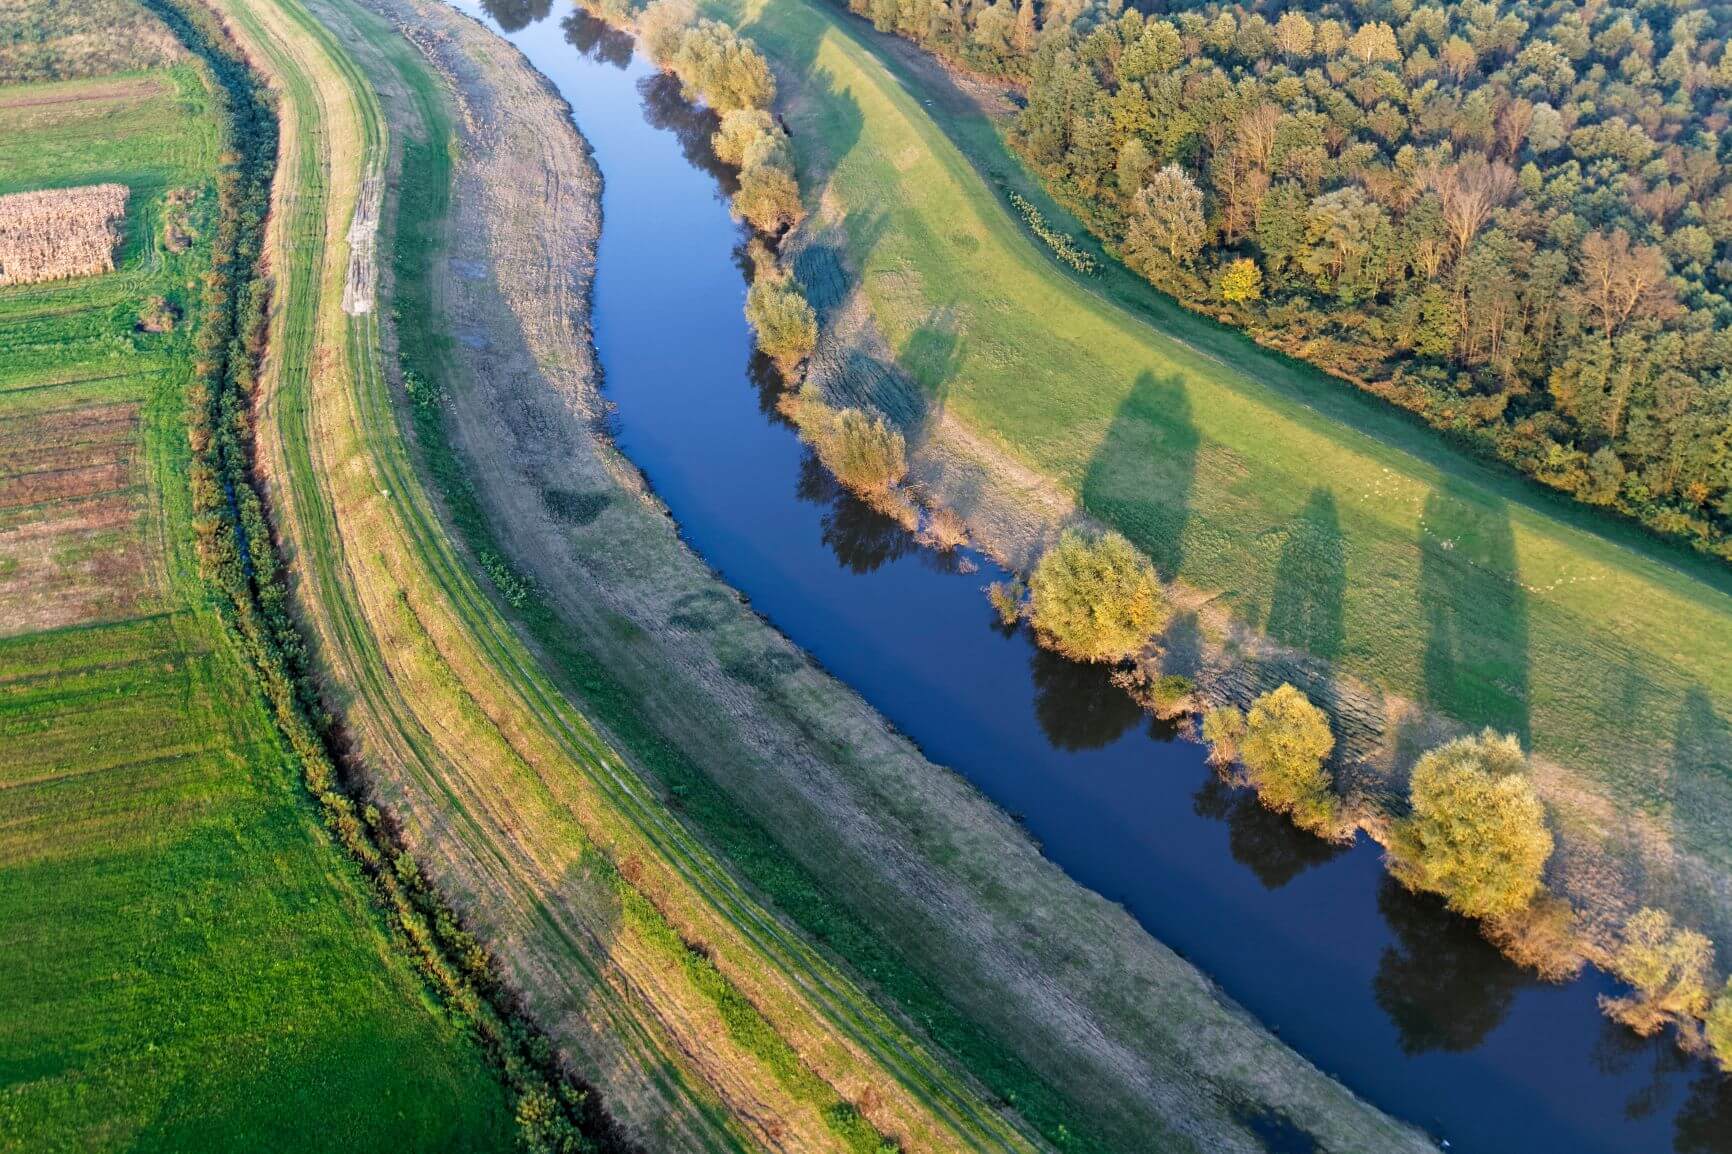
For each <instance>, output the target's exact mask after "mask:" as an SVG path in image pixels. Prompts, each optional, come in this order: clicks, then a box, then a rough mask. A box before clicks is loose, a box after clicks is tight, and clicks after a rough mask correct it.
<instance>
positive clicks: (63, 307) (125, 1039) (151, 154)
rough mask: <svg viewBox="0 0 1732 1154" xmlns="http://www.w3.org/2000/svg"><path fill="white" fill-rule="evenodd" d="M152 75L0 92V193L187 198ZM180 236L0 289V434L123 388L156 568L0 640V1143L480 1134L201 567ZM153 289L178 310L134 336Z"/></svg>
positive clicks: (499, 1136)
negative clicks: (56, 620) (150, 593)
mask: <svg viewBox="0 0 1732 1154" xmlns="http://www.w3.org/2000/svg"><path fill="white" fill-rule="evenodd" d="M157 79H158V80H160V82H161V88H160V90H159V92H158V93H157V94H156V95H152V96H150V97H149V98H148V99H147V100H145V101H143V102H141V103H137V104H135V105H133V106H129V107H119V106H115V107H103V108H102V110H101V111H100V113H99V115H97V116H95V117H93V118H92V119H91V120H90V122H89V123H83V122H81V121H80V120H79V118H78V117H77V116H76V115H69V114H68V113H67V112H66V110H65V108H64V107H62V106H58V105H57V106H55V108H56V111H55V113H54V114H53V116H51V117H49V118H47V119H45V120H43V121H41V122H40V123H33V122H31V121H30V120H29V119H28V118H27V117H24V116H23V113H24V112H27V111H28V107H25V108H22V109H20V108H18V107H17V106H14V107H12V108H4V107H0V190H6V191H11V190H14V189H18V188H29V187H39V186H43V185H59V184H82V183H89V182H92V181H97V180H122V181H124V182H125V183H127V184H128V185H130V186H131V187H132V189H133V203H132V207H131V209H130V210H129V217H132V218H133V220H134V221H135V222H152V221H154V219H155V218H154V214H155V213H157V212H158V211H159V210H160V207H161V200H162V194H163V193H164V191H165V190H166V189H168V188H171V187H181V186H189V185H190V186H197V187H200V188H203V189H204V190H205V198H206V201H207V203H214V193H213V192H212V190H211V182H212V169H213V167H214V162H215V158H216V132H215V127H214V125H213V123H212V122H211V121H210V120H209V119H208V112H209V107H208V103H207V102H206V100H205V99H204V97H203V95H202V90H201V89H199V88H198V82H197V79H196V76H195V75H194V74H193V73H192V72H191V70H189V69H176V70H174V71H173V72H169V73H162V74H157ZM81 83H83V82H81ZM88 83H91V84H98V83H100V82H88ZM67 87H68V86H66V85H40V86H32V88H31V89H29V90H26V89H21V88H10V89H0V103H3V102H4V101H5V99H6V98H8V97H16V96H19V95H28V94H30V93H32V92H52V91H56V90H63V89H65V88H67ZM206 255H207V254H206V253H205V252H204V251H203V246H202V245H195V246H194V248H193V249H191V250H189V251H188V252H187V253H184V254H178V255H177V254H169V253H167V252H165V251H162V250H161V248H160V245H159V243H158V232H157V230H156V229H155V228H154V227H147V228H134V227H133V226H132V223H131V222H129V240H128V243H127V246H126V249H125V250H124V251H123V255H122V268H121V269H120V270H119V271H117V272H115V273H113V274H110V275H108V276H104V277H98V278H88V279H84V280H76V281H66V282H60V283H57V284H49V285H38V286H28V287H16V288H7V289H0V428H3V427H5V426H7V425H8V423H10V422H13V421H15V420H16V419H17V418H19V417H22V416H26V415H38V416H39V415H41V414H43V413H57V412H61V411H65V412H67V413H68V414H69V417H75V416H76V411H77V410H78V409H80V408H82V407H84V406H88V405H93V404H103V403H111V402H136V403H138V404H139V405H141V406H142V414H143V418H142V422H141V431H140V437H141V445H140V448H141V450H142V454H141V456H142V460H143V462H144V465H143V474H144V475H143V477H142V481H143V482H145V483H147V484H148V485H149V489H150V492H151V495H152V498H153V500H152V512H153V516H152V518H150V519H149V522H150V523H149V524H148V525H146V526H144V527H142V528H143V530H144V532H143V539H141V540H139V541H136V542H133V544H132V547H133V548H140V549H147V550H149V551H150V553H151V555H152V556H153V558H154V562H153V565H154V568H155V569H157V570H158V576H157V581H158V583H159V584H160V585H161V586H162V587H163V588H164V589H165V590H166V596H165V597H164V598H161V599H159V600H158V601H157V602H156V603H155V607H154V608H153V610H152V611H150V612H148V613H147V614H146V615H144V616H140V617H133V618H130V619H122V620H108V621H94V622H90V623H87V624H85V625H81V626H77V627H73V628H65V629H58V630H54V631H49V632H39V633H23V634H21V635H15V636H11V637H6V638H3V639H0V969H3V970H4V972H5V973H6V975H7V978H6V980H5V981H4V982H0V1151H6V1150H20V1151H22V1150H30V1151H46V1150H80V1151H84V1150H118V1149H128V1150H140V1151H146V1150H177V1151H178V1150H237V1149H251V1150H273V1149H274V1150H289V1149H294V1150H303V1149H329V1150H339V1149H343V1150H346V1149H357V1148H385V1147H387V1146H388V1147H391V1148H401V1149H424V1150H432V1149H439V1150H446V1149H475V1150H483V1149H485V1150H492V1149H499V1148H502V1147H503V1146H505V1145H506V1144H508V1143H509V1142H510V1140H511V1137H510V1136H511V1132H512V1119H511V1117H510V1115H509V1110H508V1107H507V1104H506V1102H505V1099H504V1094H503V1091H502V1089H501V1088H500V1085H499V1083H498V1081H497V1080H496V1078H495V1076H494V1075H493V1073H492V1071H491V1070H489V1069H488V1068H487V1066H486V1065H485V1063H484V1061H483V1059H482V1056H481V1054H480V1051H479V1049H478V1048H477V1047H476V1046H475V1044H474V1043H473V1042H472V1041H471V1040H470V1039H469V1038H468V1037H467V1035H466V1034H464V1033H463V1032H462V1031H461V1030H460V1029H459V1028H458V1027H457V1026H456V1025H454V1024H453V1023H452V1022H451V1021H450V1020H449V1019H447V1017H446V1016H445V1014H444V1013H443V1012H442V1011H441V1010H440V1009H439V1008H438V1007H436V1006H434V1005H432V1004H431V1002H430V999H429V996H428V995H427V993H426V992H425V987H424V985H423V984H422V982H421V981H420V979H419V978H418V977H417V976H416V974H415V972H414V971H413V969H412V968H411V966H410V965H409V963H408V962H407V960H406V959H405V958H403V957H402V956H400V954H399V953H398V952H397V950H396V949H395V948H394V946H393V943H392V942H391V941H390V940H389V939H388V938H387V936H386V933H385V931H384V929H383V924H382V922H381V921H380V919H379V918H378V916H377V914H376V913H375V912H374V911H373V910H372V909H371V907H370V905H369V899H368V896H367V894H368V891H367V890H366V888H365V887H364V885H363V884H362V881H361V879H360V878H359V876H358V875H357V874H356V873H355V871H354V869H353V867H352V866H350V865H349V863H348V862H347V861H346V859H344V858H343V857H342V856H341V855H340V854H339V853H338V852H337V850H336V849H335V848H334V847H333V846H332V845H331V844H330V843H329V842H328V840H327V838H326V835H325V834H324V832H323V830H322V827H321V826H320V825H319V823H318V821H317V819H316V816H315V814H314V812H313V809H312V806H311V804H310V802H309V801H308V800H307V799H306V798H305V797H304V794H303V793H302V792H301V787H300V785H299V775H298V769H297V767H296V766H295V765H294V763H293V761H292V759H291V756H290V754H289V753H288V751H287V749H286V748H285V747H284V745H283V744H282V743H281V742H280V741H279V739H278V737H277V734H276V731H275V729H274V727H273V726H272V724H271V723H270V721H269V718H268V716H267V714H266V713H265V711H264V709H263V707H262V704H261V702H260V700H259V698H258V695H257V690H256V687H255V684H254V682H253V680H252V678H251V676H250V674H249V672H248V671H247V670H245V669H244V668H243V667H242V666H241V665H240V664H239V662H238V660H237V658H236V656H235V654H234V653H233V651H232V650H231V648H230V646H229V644H228V641H227V639H226V637H225V635H224V633H223V631H222V628H221V626H220V623H219V622H218V620H217V618H216V617H215V615H214V613H212V612H211V611H210V610H209V609H208V608H207V606H206V604H205V602H204V599H203V595H202V591H201V589H200V588H199V586H198V581H197V577H196V573H195V570H194V568H193V565H192V559H191V526H190V509H189V497H188V493H187V479H186V470H187V467H188V458H189V453H188V449H187V440H186V433H185V427H184V424H183V411H182V404H183V402H182V390H183V388H184V387H185V384H186V381H187V379H188V376H189V374H190V371H191V355H192V340H191V324H192V323H193V322H194V321H195V320H196V317H195V316H194V310H193V302H194V293H193V291H192V287H191V284H192V282H193V281H194V280H195V279H196V277H197V275H198V273H199V272H200V270H201V269H202V267H203V262H204V260H205V259H206ZM150 295H165V296H168V297H170V298H171V299H175V300H178V301H180V302H181V303H182V304H183V306H185V307H186V308H187V309H188V323H187V324H183V326H182V327H181V329H180V331H179V332H177V333H174V334H170V335H150V334H141V333H137V332H135V331H133V329H134V325H135V323H136V320H137V313H138V308H139V305H140V304H141V302H142V301H143V300H144V299H145V298H146V297H148V296H150ZM29 516H30V509H29V508H28V507H25V508H20V509H9V510H6V511H5V516H4V518H3V519H0V531H3V530H5V529H6V528H9V527H11V526H14V525H17V524H20V523H22V522H25V521H27V520H28V519H29ZM49 592H51V591H49ZM0 624H9V625H13V626H16V625H17V623H0ZM10 631H12V630H0V632H10Z"/></svg>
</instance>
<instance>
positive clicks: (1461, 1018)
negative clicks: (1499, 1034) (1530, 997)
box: [1372, 878, 1539, 1054]
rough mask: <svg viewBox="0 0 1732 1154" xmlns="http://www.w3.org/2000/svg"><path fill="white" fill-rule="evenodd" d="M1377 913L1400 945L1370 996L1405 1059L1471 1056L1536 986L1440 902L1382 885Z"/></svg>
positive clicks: (1389, 952)
mask: <svg viewBox="0 0 1732 1154" xmlns="http://www.w3.org/2000/svg"><path fill="white" fill-rule="evenodd" d="M1377 909H1378V912H1379V913H1381V914H1382V915H1383V920H1384V921H1385V922H1386V923H1387V924H1388V925H1389V928H1390V930H1392V931H1393V932H1394V934H1395V944H1394V945H1391V946H1389V947H1387V948H1385V949H1384V951H1383V957H1382V958H1381V959H1380V960H1379V961H1378V965H1377V976H1376V977H1375V978H1374V979H1372V992H1373V994H1374V995H1375V996H1376V998H1377V1004H1378V1006H1379V1007H1381V1008H1382V1010H1383V1012H1384V1013H1385V1014H1388V1015H1389V1020H1390V1021H1391V1022H1393V1023H1394V1024H1395V1028H1396V1030H1397V1031H1399V1032H1400V1035H1401V1049H1402V1052H1403V1053H1405V1054H1423V1053H1427V1052H1429V1051H1433V1050H1442V1051H1446V1052H1449V1053H1462V1052H1464V1051H1467V1050H1471V1049H1473V1048H1474V1047H1476V1046H1478V1045H1479V1044H1480V1043H1481V1042H1483V1041H1485V1039H1486V1036H1487V1035H1488V1034H1490V1033H1491V1032H1492V1031H1493V1030H1494V1029H1496V1028H1497V1026H1498V1024H1499V1023H1500V1022H1502V1021H1503V1020H1504V1017H1505V1015H1507V1014H1508V1013H1509V1011H1510V1007H1511V1006H1512V1005H1514V1004H1515V998H1516V995H1517V994H1518V993H1520V992H1521V991H1522V990H1523V989H1524V988H1526V987H1528V986H1532V985H1536V984H1538V981H1539V979H1537V978H1535V977H1534V976H1532V975H1531V974H1529V973H1527V972H1526V971H1525V970H1523V969H1521V967H1519V966H1517V965H1516V964H1515V963H1514V962H1512V961H1510V960H1509V959H1508V958H1506V957H1504V956H1503V954H1501V953H1500V952H1498V949H1497V947H1496V946H1494V945H1492V944H1491V943H1490V942H1488V941H1486V940H1485V936H1484V935H1483V934H1481V933H1480V932H1479V930H1478V928H1477V927H1476V926H1475V925H1474V924H1473V923H1472V922H1470V921H1468V920H1467V919H1466V918H1462V917H1458V916H1456V915H1455V914H1452V913H1450V912H1449V910H1447V909H1446V908H1444V905H1443V903H1442V902H1441V901H1439V900H1438V899H1437V898H1434V897H1432V896H1430V895H1428V894H1416V893H1412V892H1410V891H1408V890H1407V889H1406V888H1405V887H1403V886H1402V885H1401V884H1400V883H1399V882H1397V881H1395V880H1394V879H1392V878H1384V879H1383V884H1382V886H1381V888H1379V890H1378V892H1377Z"/></svg>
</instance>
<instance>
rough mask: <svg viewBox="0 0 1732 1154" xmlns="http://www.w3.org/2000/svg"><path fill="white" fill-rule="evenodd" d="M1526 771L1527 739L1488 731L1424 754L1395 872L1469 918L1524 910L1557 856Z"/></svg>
mask: <svg viewBox="0 0 1732 1154" xmlns="http://www.w3.org/2000/svg"><path fill="white" fill-rule="evenodd" d="M1526 770H1527V756H1526V755H1525V754H1524V753H1522V748H1521V744H1520V743H1519V742H1518V741H1516V739H1515V738H1514V737H1508V736H1505V737H1500V736H1498V735H1497V734H1496V733H1495V732H1493V731H1492V730H1489V729H1488V730H1486V731H1485V732H1484V733H1482V734H1480V735H1479V736H1478V737H1464V738H1460V739H1458V740H1456V741H1452V742H1450V743H1449V744H1447V745H1443V746H1439V747H1438V748H1437V749H1434V750H1432V751H1431V752H1429V753H1427V754H1426V755H1425V756H1424V757H1422V758H1420V759H1419V764H1417V765H1415V766H1414V767H1413V780H1412V783H1411V786H1410V796H1411V799H1412V804H1413V813H1412V816H1411V817H1409V818H1407V819H1406V820H1405V821H1402V822H1400V823H1398V824H1397V826H1396V828H1395V831H1394V833H1395V836H1394V839H1393V841H1392V843H1391V847H1390V848H1391V861H1390V867H1391V870H1392V872H1394V874H1395V876H1396V877H1397V878H1399V879H1400V880H1401V881H1402V882H1404V883H1405V884H1407V885H1408V886H1411V887H1412V888H1414V889H1421V890H1429V891H1430V892H1432V893H1435V894H1441V895H1442V896H1443V899H1444V901H1445V902H1447V903H1448V904H1449V907H1450V908H1451V909H1453V910H1455V911H1457V912H1458V913H1463V914H1466V915H1467V916H1469V917H1476V918H1501V917H1508V916H1510V915H1512V914H1516V913H1519V912H1520V911H1521V910H1523V909H1525V908H1526V907H1527V905H1528V903H1530V902H1531V901H1533V899H1534V897H1535V896H1536V895H1537V894H1538V893H1539V892H1540V875H1541V873H1542V871H1543V870H1544V869H1545V864H1546V859H1548V858H1549V857H1551V854H1552V835H1551V831H1550V830H1548V829H1546V823H1545V807H1544V806H1543V805H1541V803H1540V799H1539V797H1538V795H1536V794H1535V793H1534V788H1533V783H1532V782H1530V781H1529V780H1528V777H1527V773H1526Z"/></svg>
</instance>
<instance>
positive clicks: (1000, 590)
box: [986, 581, 1028, 625]
mask: <svg viewBox="0 0 1732 1154" xmlns="http://www.w3.org/2000/svg"><path fill="white" fill-rule="evenodd" d="M1027 593H1028V590H1027V589H1026V588H1025V587H1024V586H1023V583H1022V582H1021V581H994V582H993V583H992V584H991V585H988V586H987V587H986V599H987V600H988V601H990V602H992V608H993V609H994V610H995V611H996V612H997V613H998V619H999V620H1000V621H1001V622H1003V623H1004V624H1005V625H1015V624H1016V623H1017V622H1018V621H1021V620H1022V601H1023V597H1024V596H1026V595H1027Z"/></svg>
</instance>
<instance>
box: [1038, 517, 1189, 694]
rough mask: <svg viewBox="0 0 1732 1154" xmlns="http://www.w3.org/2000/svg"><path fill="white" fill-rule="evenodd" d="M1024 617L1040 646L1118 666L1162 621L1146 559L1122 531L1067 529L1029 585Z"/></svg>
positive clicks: (1161, 599) (1162, 601) (1162, 604)
mask: <svg viewBox="0 0 1732 1154" xmlns="http://www.w3.org/2000/svg"><path fill="white" fill-rule="evenodd" d="M1028 594H1029V595H1028V619H1029V622H1030V624H1032V625H1033V626H1034V631H1035V635H1036V636H1037V637H1038V638H1039V639H1040V641H1041V643H1042V644H1044V645H1046V646H1047V647H1048V648H1051V649H1054V650H1056V651H1058V652H1059V653H1062V654H1064V655H1065V656H1066V657H1070V658H1072V659H1073V660H1077V661H1093V662H1101V661H1122V660H1124V659H1125V658H1127V657H1130V656H1133V655H1135V654H1136V653H1138V652H1140V651H1141V650H1142V649H1143V648H1144V647H1145V646H1146V645H1148V643H1149V641H1150V640H1151V639H1152V638H1153V637H1154V635H1155V634H1156V633H1157V632H1159V630H1160V628H1161V626H1162V625H1163V624H1165V622H1166V619H1167V602H1166V597H1165V595H1164V594H1163V593H1162V591H1161V583H1160V579H1159V578H1158V577H1157V576H1156V575H1155V567H1154V566H1153V565H1152V564H1150V562H1149V559H1148V558H1147V557H1145V556H1143V555H1142V554H1141V553H1140V552H1138V551H1137V548H1136V546H1134V545H1132V544H1131V543H1130V542H1129V541H1128V540H1126V539H1125V537H1124V536H1123V535H1122V534H1119V533H1111V532H1108V533H1100V534H1093V535H1089V534H1084V533H1082V532H1079V531H1077V530H1074V529H1071V530H1066V531H1065V533H1064V534H1063V536H1061V537H1060V538H1059V541H1058V544H1056V545H1054V546H1053V547H1052V548H1051V549H1048V550H1047V551H1046V553H1045V554H1043V555H1042V556H1041V559H1040V561H1039V563H1038V564H1036V565H1035V567H1034V572H1033V573H1032V574H1030V576H1029V580H1028Z"/></svg>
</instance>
